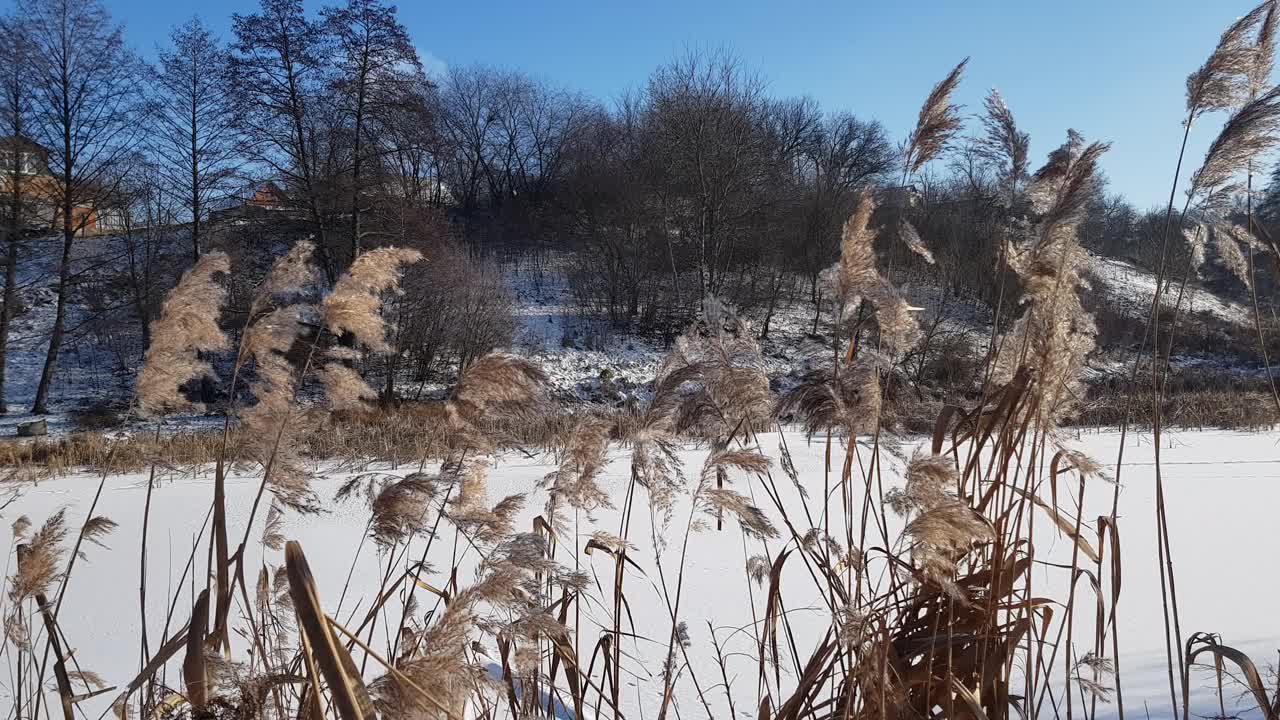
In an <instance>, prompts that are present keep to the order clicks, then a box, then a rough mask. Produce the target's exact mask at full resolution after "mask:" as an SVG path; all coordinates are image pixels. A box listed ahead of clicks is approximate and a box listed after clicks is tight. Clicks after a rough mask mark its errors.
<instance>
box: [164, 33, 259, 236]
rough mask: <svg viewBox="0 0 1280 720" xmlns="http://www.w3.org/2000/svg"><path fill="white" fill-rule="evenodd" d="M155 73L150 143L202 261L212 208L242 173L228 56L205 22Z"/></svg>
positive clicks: (173, 40)
mask: <svg viewBox="0 0 1280 720" xmlns="http://www.w3.org/2000/svg"><path fill="white" fill-rule="evenodd" d="M159 56H160V57H159V63H158V64H157V66H156V67H155V68H154V70H153V72H152V80H153V84H154V86H155V89H156V93H155V95H156V104H155V119H156V130H155V131H154V132H152V133H151V136H150V140H151V145H152V147H153V150H154V152H155V154H156V155H157V156H158V157H159V158H160V159H161V160H162V161H163V162H162V163H161V164H160V166H159V170H160V172H161V173H162V174H163V178H164V180H165V181H166V184H167V185H168V186H169V187H171V188H172V189H173V192H174V193H175V194H176V195H177V196H178V197H180V198H182V204H183V206H184V209H185V210H186V214H187V216H188V217H189V218H190V221H191V253H192V257H193V258H199V257H200V249H201V239H202V232H201V231H202V226H203V224H204V222H205V219H206V218H207V217H208V214H209V209H210V206H211V204H212V203H214V202H215V201H217V200H218V199H220V198H223V197H225V196H226V195H227V194H228V193H229V192H231V190H232V187H233V182H232V181H233V180H234V177H235V173H236V169H237V160H238V157H239V156H238V153H237V147H236V143H235V126H234V120H235V115H234V113H233V107H232V103H231V95H230V85H229V83H228V82H227V78H226V76H225V71H226V68H227V59H228V56H227V53H226V51H225V50H224V49H223V48H222V47H221V45H220V44H219V43H218V40H217V38H215V37H214V35H213V33H212V32H211V31H210V30H209V28H207V27H206V26H205V25H204V24H203V23H202V22H200V20H199V18H192V19H191V20H189V21H187V23H185V24H184V25H181V26H178V27H175V28H174V29H173V30H172V32H171V33H170V34H169V46H168V47H166V48H164V49H162V50H161V51H160V53H159Z"/></svg>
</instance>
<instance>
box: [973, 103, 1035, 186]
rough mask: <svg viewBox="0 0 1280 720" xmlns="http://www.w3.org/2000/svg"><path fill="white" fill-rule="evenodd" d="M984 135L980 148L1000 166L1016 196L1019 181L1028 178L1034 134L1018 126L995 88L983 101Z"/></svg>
mask: <svg viewBox="0 0 1280 720" xmlns="http://www.w3.org/2000/svg"><path fill="white" fill-rule="evenodd" d="M983 107H984V108H985V110H986V112H985V113H984V114H983V115H982V127H983V131H984V133H983V136H982V137H980V138H978V143H977V148H978V151H979V152H980V153H981V155H982V156H983V157H984V158H986V159H987V161H988V162H991V163H993V164H994V165H996V167H997V168H999V171H1000V176H1001V179H1002V183H1003V184H1004V185H1005V192H1006V193H1008V194H1009V195H1012V194H1013V193H1015V192H1016V191H1017V184H1018V183H1019V182H1021V181H1022V180H1023V179H1024V178H1026V177H1027V167H1028V163H1029V159H1030V158H1029V153H1030V149H1031V136H1030V135H1029V134H1027V133H1025V132H1023V131H1022V130H1020V129H1018V124H1017V122H1015V121H1014V118H1013V111H1012V110H1010V109H1009V106H1008V105H1007V104H1005V101H1004V97H1003V96H1001V95H1000V91H998V90H996V89H995V88H992V89H991V90H990V91H989V92H988V93H987V97H986V99H985V100H984V101H983Z"/></svg>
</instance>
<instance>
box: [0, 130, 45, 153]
mask: <svg viewBox="0 0 1280 720" xmlns="http://www.w3.org/2000/svg"><path fill="white" fill-rule="evenodd" d="M15 147H16V148H17V150H19V151H20V152H38V153H40V154H41V155H42V156H47V155H48V154H49V149H48V148H46V147H45V146H43V145H41V144H40V143H38V142H36V141H35V140H32V139H31V138H29V137H26V136H25V135H19V136H18V137H16V138H15V137H14V136H13V135H0V149H4V150H12V149H14V148H15Z"/></svg>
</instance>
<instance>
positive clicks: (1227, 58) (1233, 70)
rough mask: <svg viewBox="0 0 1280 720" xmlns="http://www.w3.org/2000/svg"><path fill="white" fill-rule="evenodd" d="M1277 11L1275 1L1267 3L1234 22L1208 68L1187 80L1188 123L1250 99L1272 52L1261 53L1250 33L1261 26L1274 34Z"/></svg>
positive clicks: (1205, 64) (1208, 61) (1270, 0)
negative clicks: (1274, 15)
mask: <svg viewBox="0 0 1280 720" xmlns="http://www.w3.org/2000/svg"><path fill="white" fill-rule="evenodd" d="M1274 8H1275V0H1267V1H1266V2H1264V3H1262V4H1261V5H1258V6H1257V7H1256V8H1254V9H1253V10H1252V11H1251V12H1250V13H1249V14H1248V15H1245V16H1244V17H1242V18H1240V19H1239V20H1237V21H1236V22H1234V23H1232V24H1231V26H1230V27H1228V28H1227V29H1226V31H1224V32H1223V33H1222V37H1221V38H1220V39H1219V40H1218V45H1217V47H1215V48H1214V50H1213V53H1212V54H1211V55H1209V59H1208V60H1206V61H1205V63H1204V65H1202V66H1200V68H1199V69H1197V70H1196V71H1195V72H1193V73H1191V75H1190V76H1188V77H1187V113H1188V116H1187V121H1188V123H1190V122H1192V121H1194V120H1195V119H1196V118H1198V117H1200V116H1201V115H1203V114H1205V113H1208V112H1212V111H1215V110H1226V109H1229V108H1233V107H1236V106H1237V105H1239V104H1240V103H1241V102H1243V101H1244V100H1245V99H1246V97H1247V96H1248V92H1249V90H1250V87H1251V85H1252V84H1253V81H1254V80H1256V79H1257V77H1258V76H1259V75H1260V68H1261V67H1263V66H1265V65H1267V64H1268V63H1269V62H1270V56H1269V53H1270V51H1263V53H1261V54H1260V53H1259V45H1258V43H1257V41H1256V39H1251V38H1250V34H1251V33H1253V32H1254V31H1255V30H1258V29H1259V27H1261V33H1260V34H1262V35H1265V36H1266V37H1270V36H1271V35H1272V34H1273V33H1274V22H1275V19H1274V17H1273V13H1274Z"/></svg>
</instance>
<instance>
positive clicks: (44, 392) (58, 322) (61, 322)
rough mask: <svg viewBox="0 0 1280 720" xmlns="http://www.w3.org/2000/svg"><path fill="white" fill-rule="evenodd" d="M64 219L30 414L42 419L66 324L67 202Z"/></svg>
mask: <svg viewBox="0 0 1280 720" xmlns="http://www.w3.org/2000/svg"><path fill="white" fill-rule="evenodd" d="M62 209H63V212H64V213H65V217H64V219H63V221H62V262H60V263H59V264H58V305H57V309H56V310H55V312H54V315H53V331H52V332H51V333H50V334H49V352H48V354H46V355H45V359H44V369H43V370H41V371H40V384H39V385H38V386H37V387H36V399H35V402H34V403H32V405H31V412H33V413H35V414H36V415H46V414H48V412H49V389H50V387H51V386H52V385H53V371H54V369H55V368H56V367H57V365H58V350H60V349H61V348H62V336H63V334H64V333H65V331H66V324H67V285H68V284H69V283H70V281H71V245H72V242H73V241H74V240H75V228H74V227H73V226H72V224H71V202H70V200H69V199H68V201H67V202H64V203H63V208H62Z"/></svg>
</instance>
